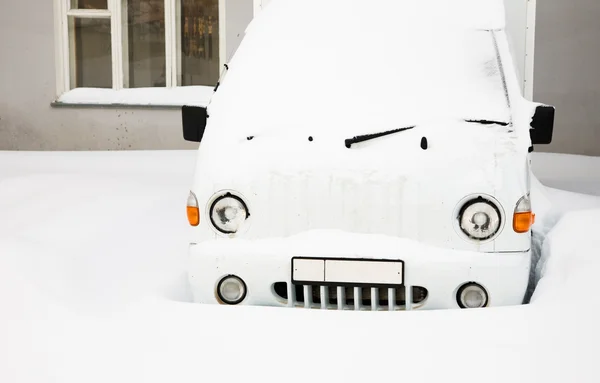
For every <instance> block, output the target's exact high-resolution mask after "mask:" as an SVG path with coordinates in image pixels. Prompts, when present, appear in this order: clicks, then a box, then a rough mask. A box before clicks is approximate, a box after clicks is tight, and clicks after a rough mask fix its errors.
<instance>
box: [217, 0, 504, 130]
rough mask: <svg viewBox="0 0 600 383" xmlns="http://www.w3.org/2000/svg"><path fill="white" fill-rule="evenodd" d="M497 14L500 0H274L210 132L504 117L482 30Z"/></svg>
mask: <svg viewBox="0 0 600 383" xmlns="http://www.w3.org/2000/svg"><path fill="white" fill-rule="evenodd" d="M503 20H504V14H503V12H502V2H501V1H481V0H479V1H458V2H454V1H453V2H446V1H425V2H409V1H398V0H393V1H391V0H372V1H369V2H365V1H362V0H361V1H358V0H343V1H342V0H318V1H317V0H308V1H297V0H276V1H273V3H272V4H270V5H269V7H267V8H266V10H265V11H264V12H263V13H262V14H260V15H259V16H258V17H257V18H256V19H255V20H254V21H253V22H252V24H251V25H250V26H249V28H248V31H247V35H246V36H245V38H244V41H243V42H242V44H241V46H240V47H239V49H238V50H237V52H236V53H235V55H234V57H233V59H232V60H231V62H230V63H229V67H230V69H229V71H228V72H227V74H226V76H225V77H224V78H223V79H222V82H221V85H220V87H219V89H218V91H217V92H216V93H215V95H214V96H213V98H212V101H211V104H210V106H209V114H210V117H211V118H210V119H209V128H208V129H207V136H206V137H207V138H208V136H210V135H212V134H218V133H215V131H218V132H220V133H221V134H223V137H224V138H225V137H230V136H231V134H232V133H239V134H240V135H241V136H251V135H257V134H261V133H265V134H275V133H277V132H281V131H285V132H292V131H301V132H303V133H304V132H308V131H311V132H315V131H317V132H324V131H332V130H341V131H344V132H345V133H348V134H349V135H350V136H352V135H358V134H365V133H373V132H380V131H386V130H392V129H397V128H400V127H403V126H410V125H417V124H421V123H425V122H430V121H432V120H440V119H442V120H443V119H452V120H460V119H473V120H495V121H503V122H507V121H510V117H511V116H510V110H509V107H508V103H507V100H506V95H505V88H504V83H503V79H502V73H501V69H500V67H501V66H500V65H499V63H498V60H497V53H496V47H495V41H494V36H493V32H491V31H489V29H495V28H502V27H503Z"/></svg>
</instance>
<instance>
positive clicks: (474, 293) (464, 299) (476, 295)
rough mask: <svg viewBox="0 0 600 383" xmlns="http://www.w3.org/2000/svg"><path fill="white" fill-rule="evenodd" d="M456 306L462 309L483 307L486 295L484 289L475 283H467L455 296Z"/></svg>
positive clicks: (486, 299) (485, 303)
mask: <svg viewBox="0 0 600 383" xmlns="http://www.w3.org/2000/svg"><path fill="white" fill-rule="evenodd" d="M456 298H457V301H458V305H459V306H460V307H461V308H463V309H477V308H480V307H485V306H486V305H487V303H488V295H487V292H486V291H485V289H484V288H483V287H481V286H479V285H478V284H476V283H467V284H466V285H464V286H462V287H461V288H460V289H459V290H458V294H456Z"/></svg>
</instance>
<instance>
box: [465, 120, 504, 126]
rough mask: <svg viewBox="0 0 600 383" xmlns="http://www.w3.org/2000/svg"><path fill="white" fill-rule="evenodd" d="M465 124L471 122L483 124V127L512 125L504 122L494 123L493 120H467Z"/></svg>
mask: <svg viewBox="0 0 600 383" xmlns="http://www.w3.org/2000/svg"><path fill="white" fill-rule="evenodd" d="M465 122H471V123H473V124H482V125H494V124H496V125H500V126H508V125H510V124H509V123H508V122H503V121H492V120H465Z"/></svg>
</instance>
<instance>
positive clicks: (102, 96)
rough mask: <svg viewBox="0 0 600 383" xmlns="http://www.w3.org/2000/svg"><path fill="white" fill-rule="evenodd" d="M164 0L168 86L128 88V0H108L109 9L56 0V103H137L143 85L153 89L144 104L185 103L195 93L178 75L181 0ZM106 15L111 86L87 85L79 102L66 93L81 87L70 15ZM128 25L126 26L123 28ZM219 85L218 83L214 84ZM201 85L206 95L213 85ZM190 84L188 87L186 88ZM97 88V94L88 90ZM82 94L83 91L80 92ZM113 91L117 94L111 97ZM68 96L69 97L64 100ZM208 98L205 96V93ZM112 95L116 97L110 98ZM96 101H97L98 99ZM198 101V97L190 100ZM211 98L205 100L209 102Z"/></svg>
mask: <svg viewBox="0 0 600 383" xmlns="http://www.w3.org/2000/svg"><path fill="white" fill-rule="evenodd" d="M225 1H226V0H218V2H219V66H220V67H223V65H224V64H225V63H226V60H227V47H226V42H227V26H226V16H225V10H226V4H225ZM164 2H165V54H166V55H165V57H166V71H165V74H166V86H165V87H162V88H156V87H155V88H126V87H124V86H123V85H124V84H126V83H127V82H128V81H127V80H128V79H127V76H128V73H129V70H128V68H127V66H128V65H129V62H128V60H125V59H124V57H123V46H124V44H126V43H127V28H126V25H127V15H126V12H127V0H108V9H104V10H98V9H71V5H70V3H71V1H70V0H54V15H55V23H54V28H55V31H54V32H55V49H56V52H55V57H56V60H55V61H56V63H55V64H56V97H57V101H56V102H55V104H101V105H106V104H125V105H127V104H130V105H138V103H137V102H136V95H139V91H140V89H152V91H151V94H152V95H155V96H156V97H155V101H153V100H152V97H150V99H148V98H147V97H145V98H144V102H143V103H141V105H153V104H156V105H164V104H165V101H164V100H165V98H166V97H167V96H168V97H169V98H170V99H171V100H172V102H171V104H175V105H182V104H184V103H187V102H186V98H189V97H190V94H192V93H191V92H190V91H189V90H190V89H189V88H192V86H179V85H178V84H177V81H178V79H177V76H178V74H179V73H181V57H180V55H181V53H180V52H179V50H178V49H177V47H178V46H180V43H181V28H179V27H178V26H179V25H178V22H177V17H176V16H177V14H178V13H179V10H180V8H179V7H181V0H164ZM70 16H73V17H80V18H96V19H99V18H103V19H110V20H111V30H110V32H111V50H112V51H111V58H112V89H110V90H108V89H101V88H86V90H87V91H86V93H85V96H86V97H83V98H81V102H78V100H77V97H65V96H68V94H69V93H70V92H73V91H76V90H77V89H81V88H73V89H71V83H70V82H71V66H72V65H74V63H73V62H72V57H71V54H70V46H69V39H70V38H72V36H69V17H70ZM124 27H125V28H124ZM215 85H216V84H215ZM193 87H196V88H205V89H201V92H200V93H201V94H203V95H206V94H208V93H207V89H208V88H210V89H212V88H214V85H213V86H202V85H201V86H193ZM183 88H187V89H185V90H184V89H183ZM90 89H91V90H96V89H97V92H96V93H97V96H95V95H94V92H93V91H92V92H90V91H89V90H90ZM79 94H82V92H79ZM111 95H113V96H114V97H111ZM63 98H66V99H68V100H69V101H65V102H63V101H61V99H63ZM204 98H206V96H204ZM111 99H112V100H113V101H111ZM95 101H97V102H95ZM190 101H193V102H198V100H190ZM207 101H208V100H205V102H207Z"/></svg>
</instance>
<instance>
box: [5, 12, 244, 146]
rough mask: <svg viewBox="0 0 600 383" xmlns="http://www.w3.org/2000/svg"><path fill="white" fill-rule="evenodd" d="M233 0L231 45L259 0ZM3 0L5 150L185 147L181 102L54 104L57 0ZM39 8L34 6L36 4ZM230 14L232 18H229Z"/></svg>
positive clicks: (229, 27) (189, 144) (235, 40)
mask: <svg viewBox="0 0 600 383" xmlns="http://www.w3.org/2000/svg"><path fill="white" fill-rule="evenodd" d="M240 1H242V0H227V9H228V11H229V15H227V26H228V31H227V32H228V33H227V35H228V38H231V39H232V41H231V42H230V41H228V44H227V45H228V46H229V48H228V51H229V52H231V50H232V48H233V47H235V46H236V44H237V43H238V42H239V40H240V37H238V36H237V35H238V34H242V36H243V31H244V29H245V27H246V25H244V23H245V24H247V21H246V20H248V21H249V20H250V19H251V17H252V4H253V3H252V0H243V1H244V2H246V3H248V4H247V5H244V6H242V7H240V8H239V9H237V8H236V7H235V6H231V3H238V4H240ZM34 3H35V5H32V4H31V2H29V1H14V0H12V1H8V0H4V1H1V2H0V150H88V149H93V150H98V149H99V150H105V149H114V150H119V149H182V148H183V149H185V148H194V147H197V144H192V143H186V142H185V141H184V140H183V137H182V133H181V115H180V112H179V110H177V109H161V108H157V109H152V110H150V109H139V108H137V109H136V108H124V109H114V108H103V109H100V108H80V107H60V108H55V107H51V103H52V102H53V101H54V100H55V99H56V73H55V72H56V69H55V61H54V60H55V53H54V50H55V49H54V46H55V42H54V17H53V12H54V8H53V0H34ZM32 10H34V11H32ZM230 17H231V19H230Z"/></svg>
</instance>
